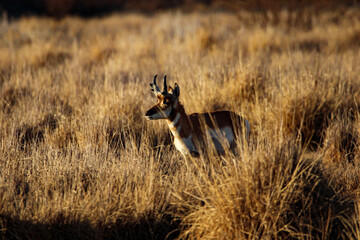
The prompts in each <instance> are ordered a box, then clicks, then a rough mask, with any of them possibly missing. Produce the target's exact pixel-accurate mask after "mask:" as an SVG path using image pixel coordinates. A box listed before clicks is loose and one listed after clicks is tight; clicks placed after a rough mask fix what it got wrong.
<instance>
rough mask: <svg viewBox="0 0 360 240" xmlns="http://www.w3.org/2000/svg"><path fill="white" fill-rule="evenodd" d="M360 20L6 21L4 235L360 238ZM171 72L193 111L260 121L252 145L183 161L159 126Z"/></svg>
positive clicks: (203, 16) (0, 66) (222, 16)
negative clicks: (156, 115) (304, 23)
mask: <svg viewBox="0 0 360 240" xmlns="http://www.w3.org/2000/svg"><path fill="white" fill-rule="evenodd" d="M359 13H360V12H359V10H358V9H345V10H341V11H339V12H326V11H324V12H321V13H319V14H318V15H317V16H313V17H312V18H311V25H310V27H301V26H298V25H293V24H292V23H291V21H287V19H289V16H288V12H286V11H281V12H280V13H278V14H279V15H278V18H279V22H278V23H276V24H275V23H273V22H271V21H270V22H268V23H264V22H262V21H259V22H256V21H254V19H256V18H257V16H256V14H257V13H254V14H252V15H251V14H250V15H249V13H246V12H241V13H239V14H240V15H239V14H230V13H223V12H208V13H189V14H185V13H181V12H176V11H175V12H163V13H159V14H155V15H152V16H148V15H141V14H123V15H111V16H108V17H104V18H92V19H87V20H84V19H81V18H76V17H68V18H64V19H62V20H53V19H48V18H37V17H28V18H22V19H19V20H14V21H12V22H10V23H8V22H6V21H3V22H2V23H1V28H0V34H1V39H0V94H1V95H0V126H1V128H0V129H1V130H0V139H1V142H0V169H1V171H0V196H1V198H0V229H1V230H0V231H1V236H2V237H3V238H5V239H7V238H31V239H33V238H39V239H44V238H59V239H64V238H80V239H88V238H92V239H99V238H100V239H102V238H121V239H129V238H130V239H133V238H136V239H146V238H147V239H154V238H156V239H163V238H169V239H172V238H190V239H198V238H202V239H209V238H212V239H214V238H215V239H243V238H246V239H259V238H262V239H285V238H286V239H288V238H296V239H310V238H316V239H338V238H344V239H349V238H350V239H356V238H359V236H360V234H359V222H358V218H359V208H358V204H359V201H360V198H359V196H360V195H359V187H358V184H357V183H358V179H359V166H360V162H359V147H358V146H359V141H360V135H359V134H360V132H359V131H360V127H359V103H360V85H359V80H360V79H359V73H360V64H359V63H360V61H359V53H360V44H359V43H360V42H359V41H358V40H359V34H360V19H359V16H360V14H359ZM259 14H260V13H259ZM261 16H262V15H259V16H258V17H261ZM157 73H159V74H167V75H168V79H169V81H170V82H171V83H172V84H173V83H175V82H178V83H179V85H180V89H181V93H180V99H181V101H182V103H183V104H184V106H185V108H186V110H187V112H188V113H191V112H203V111H210V110H217V109H227V110H232V111H235V112H237V113H239V114H241V115H243V116H245V117H246V118H247V119H248V120H249V121H250V123H251V127H252V129H251V130H252V136H251V139H250V142H249V145H248V146H242V147H241V148H240V149H239V152H240V154H239V155H238V156H236V157H234V156H232V155H231V154H228V155H226V156H225V157H223V158H220V159H219V158H217V157H215V156H207V157H202V158H200V159H183V158H182V156H181V155H180V154H179V153H178V152H177V151H176V150H175V148H174V147H173V144H172V142H171V141H172V139H171V138H172V137H171V135H170V133H169V131H168V130H167V128H166V124H164V123H163V122H161V121H154V122H146V121H145V120H144V118H143V115H144V112H145V111H146V110H147V108H149V107H150V106H151V105H152V104H153V103H154V99H153V98H152V96H151V93H150V91H149V87H148V83H149V82H150V81H151V79H152V77H153V75H154V74H157Z"/></svg>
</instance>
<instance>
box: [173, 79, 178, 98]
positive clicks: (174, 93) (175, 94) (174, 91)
mask: <svg viewBox="0 0 360 240" xmlns="http://www.w3.org/2000/svg"><path fill="white" fill-rule="evenodd" d="M172 94H173V95H174V96H175V97H176V98H178V97H179V96H180V88H179V85H178V84H177V83H175V89H174V90H173V93H172Z"/></svg>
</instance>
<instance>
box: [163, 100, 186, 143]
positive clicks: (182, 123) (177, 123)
mask: <svg viewBox="0 0 360 240" xmlns="http://www.w3.org/2000/svg"><path fill="white" fill-rule="evenodd" d="M167 123H168V126H169V128H170V130H171V132H172V133H173V135H174V137H180V138H186V137H188V136H189V135H190V134H191V125H190V122H189V119H188V116H187V115H186V112H185V109H184V107H183V106H182V105H181V104H180V103H179V102H177V103H176V104H175V107H174V108H173V109H172V111H171V114H170V116H169V117H168V118H167Z"/></svg>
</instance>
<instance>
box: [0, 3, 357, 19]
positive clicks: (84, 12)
mask: <svg viewBox="0 0 360 240" xmlns="http://www.w3.org/2000/svg"><path fill="white" fill-rule="evenodd" d="M359 3H360V0H315V1H312V0H0V11H1V12H2V13H3V14H4V13H5V14H6V15H7V16H8V17H19V16H23V15H34V14H35V15H46V16H53V17H63V16H66V15H69V14H70V15H78V16H83V17H91V16H101V15H105V14H107V13H111V12H118V11H138V12H145V13H153V12H154V11H159V10H164V9H169V8H177V9H181V10H184V11H199V10H204V9H209V8H210V9H217V10H226V11H239V10H242V9H243V10H250V11H254V12H262V11H273V12H274V11H278V10H280V9H283V8H286V9H288V10H290V11H297V10H304V9H309V8H312V9H316V10H318V11H321V10H331V9H336V8H339V7H354V6H355V7H359Z"/></svg>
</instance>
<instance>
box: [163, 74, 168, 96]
mask: <svg viewBox="0 0 360 240" xmlns="http://www.w3.org/2000/svg"><path fill="white" fill-rule="evenodd" d="M164 92H165V93H167V92H168V90H167V86H166V75H165V76H164Z"/></svg>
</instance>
